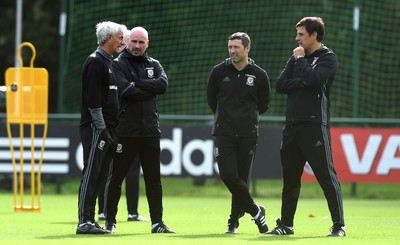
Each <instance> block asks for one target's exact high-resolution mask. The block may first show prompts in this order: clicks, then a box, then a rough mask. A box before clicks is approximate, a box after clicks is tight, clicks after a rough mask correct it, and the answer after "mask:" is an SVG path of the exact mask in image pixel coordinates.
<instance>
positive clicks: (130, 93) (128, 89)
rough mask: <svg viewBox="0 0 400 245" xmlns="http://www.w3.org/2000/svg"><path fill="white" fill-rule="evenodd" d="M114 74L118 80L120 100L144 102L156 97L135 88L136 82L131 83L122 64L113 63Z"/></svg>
mask: <svg viewBox="0 0 400 245" xmlns="http://www.w3.org/2000/svg"><path fill="white" fill-rule="evenodd" d="M113 68H114V74H115V78H116V80H117V86H118V97H119V98H120V100H122V99H124V100H130V101H144V100H149V99H151V98H153V97H154V96H155V95H154V94H153V93H149V92H147V91H144V90H142V89H140V88H137V87H135V83H134V82H129V81H128V78H127V75H126V74H125V73H124V72H123V69H122V68H121V67H120V63H118V62H113Z"/></svg>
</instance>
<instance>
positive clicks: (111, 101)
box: [76, 21, 126, 234]
mask: <svg viewBox="0 0 400 245" xmlns="http://www.w3.org/2000/svg"><path fill="white" fill-rule="evenodd" d="M125 29H126V28H125ZM125 29H124V26H123V25H120V24H117V23H114V22H109V21H107V22H101V23H98V24H97V25H96V36H97V43H98V45H99V46H98V48H97V49H96V50H95V51H94V52H93V53H92V54H91V55H89V57H88V58H87V59H86V61H85V63H84V64H83V68H82V94H81V120H80V126H79V127H80V136H81V140H82V147H83V170H82V178H81V182H80V186H79V196H78V219H79V221H78V227H77V228H76V234H104V233H107V231H106V230H104V229H102V228H101V227H100V226H99V225H98V224H97V223H96V222H95V219H94V215H95V206H96V197H97V193H98V188H99V186H101V185H100V183H101V182H102V180H103V179H104V178H106V176H107V172H108V169H109V165H110V161H111V159H112V158H113V156H114V152H115V150H116V146H117V135H116V132H115V127H116V125H117V121H118V111H119V102H118V93H117V84H116V81H115V77H114V74H113V68H112V63H111V62H112V58H113V55H115V54H116V53H117V52H118V50H119V48H120V47H121V46H123V45H124V30H125Z"/></svg>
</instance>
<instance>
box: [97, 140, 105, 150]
mask: <svg viewBox="0 0 400 245" xmlns="http://www.w3.org/2000/svg"><path fill="white" fill-rule="evenodd" d="M105 145H106V142H105V141H104V140H100V143H99V146H98V148H99V149H100V150H103V149H104V146H105Z"/></svg>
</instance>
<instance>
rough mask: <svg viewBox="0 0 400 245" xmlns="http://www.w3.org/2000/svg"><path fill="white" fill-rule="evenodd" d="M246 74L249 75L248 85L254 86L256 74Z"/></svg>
mask: <svg viewBox="0 0 400 245" xmlns="http://www.w3.org/2000/svg"><path fill="white" fill-rule="evenodd" d="M246 76H247V80H246V84H247V85H248V86H250V87H253V86H254V78H255V76H253V75H248V74H246Z"/></svg>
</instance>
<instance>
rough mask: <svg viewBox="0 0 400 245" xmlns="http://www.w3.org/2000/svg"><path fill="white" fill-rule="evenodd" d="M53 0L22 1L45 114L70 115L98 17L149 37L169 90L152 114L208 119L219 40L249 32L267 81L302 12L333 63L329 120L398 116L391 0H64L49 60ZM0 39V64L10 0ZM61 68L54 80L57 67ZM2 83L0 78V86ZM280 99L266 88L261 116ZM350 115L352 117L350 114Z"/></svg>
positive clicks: (280, 109)
mask: <svg viewBox="0 0 400 245" xmlns="http://www.w3.org/2000/svg"><path fill="white" fill-rule="evenodd" d="M60 2H61V1H44V0H38V1H24V25H23V27H24V31H23V41H30V42H32V43H33V44H34V45H35V46H36V48H37V51H38V54H37V61H36V62H35V65H36V66H39V67H45V68H47V69H48V70H49V72H50V90H51V92H50V102H51V104H50V111H51V112H56V111H57V106H56V104H57V99H58V96H60V95H58V94H57V91H58V90H57V89H58V88H57V87H58V86H62V88H61V91H62V98H63V101H62V108H61V109H60V111H58V112H67V113H79V105H80V104H79V101H80V99H79V96H80V72H81V66H82V64H83V62H84V60H85V59H86V57H87V55H89V54H90V53H91V52H92V51H93V50H94V49H95V48H96V46H97V45H96V37H95V25H96V23H98V22H100V21H103V20H112V21H116V22H120V23H123V24H125V25H127V26H128V27H129V28H131V27H133V26H143V27H145V28H146V29H148V31H149V34H150V48H149V54H150V55H151V56H153V57H154V58H156V59H158V60H160V62H161V63H162V64H163V66H164V68H165V70H166V72H167V74H168V76H169V82H170V84H169V90H168V92H167V93H166V94H165V95H162V96H160V97H159V101H160V103H159V105H160V106H159V110H160V113H161V114H172V115H209V114H210V110H209V108H208V107H207V104H206V100H205V92H204V88H205V82H206V80H207V77H208V73H209V71H210V70H211V68H212V67H213V66H214V65H215V64H217V63H219V62H221V61H222V60H223V59H225V58H226V57H227V49H226V39H227V37H228V36H229V35H230V34H231V33H233V32H236V31H245V32H247V33H248V34H249V35H250V36H251V38H252V50H251V52H250V56H251V57H252V58H253V59H254V60H255V61H256V62H257V64H258V65H260V66H261V67H263V68H265V69H266V70H267V72H268V74H269V76H270V79H271V82H272V83H273V82H274V81H275V79H276V77H277V76H278V75H279V73H280V71H281V70H282V68H283V67H284V65H285V63H286V61H287V59H288V58H289V57H290V55H291V53H292V49H293V48H294V47H296V42H295V40H294V38H295V24H296V23H297V21H298V20H300V19H301V18H302V17H304V16H321V17H322V18H323V19H324V20H325V24H326V37H325V40H324V43H325V44H326V45H327V46H328V47H330V48H331V49H333V50H334V51H335V53H336V54H337V56H338V59H339V72H338V74H337V78H336V80H335V84H334V87H333V91H332V93H333V94H332V116H334V117H355V116H357V117H366V118H398V116H399V112H400V102H399V100H398V96H397V95H398V94H399V93H400V84H399V82H398V81H399V79H400V69H399V67H400V59H398V57H397V54H399V53H400V45H396V43H395V42H397V40H399V39H400V30H399V26H400V2H399V1H397V0H383V1H372V0H364V1H363V0H358V1H357V0H353V1H348V0H338V1H333V0H303V1H293V0H269V1H263V0H249V1H239V0H229V1H227V0H219V1H215V0H193V1H177V0H154V1H146V0H135V1H102V0H69V1H67V3H68V31H67V37H66V38H67V42H66V46H65V47H61V49H62V50H65V52H66V56H65V58H64V59H63V60H62V61H61V62H60V60H59V58H60V57H59V43H60V42H59V40H60V39H59V37H58V32H57V31H58V18H59V17H58V15H59V10H60ZM355 2H358V4H359V8H360V29H359V45H358V48H359V51H360V52H359V86H358V87H357V90H358V92H357V90H355V89H354V85H353V78H354V71H355V69H354V68H355V66H354V65H355V63H354V61H353V58H354V53H353V51H354V40H355V32H354V30H353V7H354V5H355ZM1 13H2V14H1V16H0V18H2V19H3V20H4V21H5V23H10V24H9V25H6V31H5V32H4V33H2V34H1V36H0V47H1V48H2V50H9V52H4V55H3V57H4V59H3V62H2V63H1V66H0V68H1V70H2V71H3V70H5V68H6V67H9V66H13V59H12V57H13V52H11V50H12V49H11V47H13V46H14V45H13V41H14V34H15V27H14V26H13V25H12V23H13V22H14V21H15V19H14V18H15V16H14V14H15V2H14V1H10V0H8V1H5V2H4V3H3V5H2V9H1ZM60 64H61V65H62V69H61V72H62V81H59V80H58V66H59V65H60ZM2 82H3V81H1V80H0V84H1V83H2ZM285 99H286V97H285V96H283V95H278V94H276V93H275V91H274V92H273V98H272V101H271V107H270V110H269V112H267V114H266V115H268V116H284V111H285ZM355 111H356V113H355Z"/></svg>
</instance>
